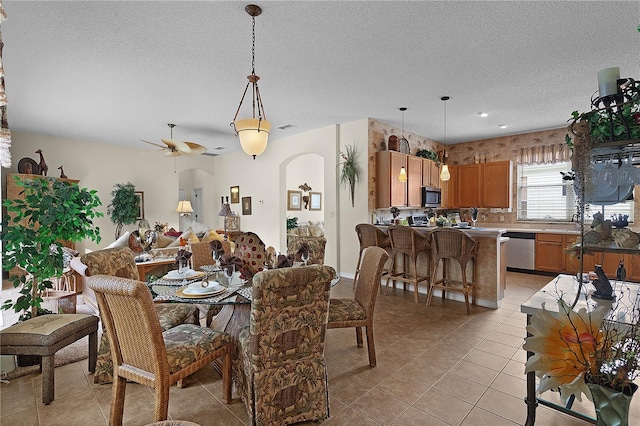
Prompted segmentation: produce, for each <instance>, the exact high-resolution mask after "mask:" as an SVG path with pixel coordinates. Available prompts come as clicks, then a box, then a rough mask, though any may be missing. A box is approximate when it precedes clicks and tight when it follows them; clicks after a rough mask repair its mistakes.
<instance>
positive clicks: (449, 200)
mask: <svg viewBox="0 0 640 426" xmlns="http://www.w3.org/2000/svg"><path fill="white" fill-rule="evenodd" d="M449 174H450V175H451V177H450V178H449V180H443V181H440V189H441V190H442V201H441V204H440V207H442V208H443V209H454V208H457V207H460V206H459V205H458V188H457V186H458V166H453V165H450V166H449Z"/></svg>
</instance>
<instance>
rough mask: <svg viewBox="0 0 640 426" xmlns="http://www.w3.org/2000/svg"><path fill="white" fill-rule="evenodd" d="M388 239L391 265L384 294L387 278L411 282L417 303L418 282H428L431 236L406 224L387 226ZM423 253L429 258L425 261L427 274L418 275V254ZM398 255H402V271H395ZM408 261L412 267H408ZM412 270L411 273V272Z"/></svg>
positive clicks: (386, 289) (387, 285) (387, 286)
mask: <svg viewBox="0 0 640 426" xmlns="http://www.w3.org/2000/svg"><path fill="white" fill-rule="evenodd" d="M387 232H388V233H389V240H390V242H391V265H390V267H389V273H388V274H387V282H386V286H385V294H386V293H387V291H388V290H389V280H391V279H393V280H394V281H401V282H403V283H405V288H406V283H411V284H413V294H414V299H415V302H416V303H418V284H419V283H420V282H422V281H427V284H429V283H430V281H431V279H430V274H429V271H430V266H431V265H430V263H431V262H430V256H431V253H430V250H431V238H430V237H429V235H424V234H422V233H420V232H418V231H416V230H415V229H412V228H409V227H408V226H391V227H389V229H388V231H387ZM420 253H424V254H425V255H426V256H427V259H428V260H429V261H428V262H427V274H426V275H422V276H420V275H418V256H419V255H420ZM399 255H402V271H398V272H395V268H396V262H397V260H398V257H399ZM409 263H411V264H412V265H413V268H412V269H411V268H409V267H408V266H409ZM411 272H413V273H411Z"/></svg>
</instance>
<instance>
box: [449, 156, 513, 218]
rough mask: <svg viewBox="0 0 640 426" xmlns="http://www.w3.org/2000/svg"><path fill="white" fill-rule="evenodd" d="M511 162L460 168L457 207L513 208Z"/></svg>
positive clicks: (456, 188) (496, 162)
mask: <svg viewBox="0 0 640 426" xmlns="http://www.w3.org/2000/svg"><path fill="white" fill-rule="evenodd" d="M512 170H513V166H512V163H511V161H494V162H490V163H478V164H464V165H460V166H458V183H457V185H456V186H455V187H454V188H455V190H456V191H457V199H458V205H457V207H484V208H511V200H512V191H513V190H512V185H511V182H512Z"/></svg>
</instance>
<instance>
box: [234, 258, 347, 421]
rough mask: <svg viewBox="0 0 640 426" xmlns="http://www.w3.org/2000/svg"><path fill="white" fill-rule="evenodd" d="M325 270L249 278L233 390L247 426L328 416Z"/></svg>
mask: <svg viewBox="0 0 640 426" xmlns="http://www.w3.org/2000/svg"><path fill="white" fill-rule="evenodd" d="M335 274H336V272H335V270H334V269H333V268H332V267H330V266H325V265H310V266H301V267H299V268H280V269H270V270H267V271H263V272H259V273H258V274H256V275H255V276H254V277H253V282H252V290H251V291H252V301H251V316H250V322H249V326H246V327H244V328H243V329H242V330H241V331H240V334H239V337H238V343H239V345H240V355H239V358H240V359H239V365H238V371H237V378H238V386H237V390H238V393H239V394H240V396H241V398H242V400H243V401H244V403H245V407H246V409H247V413H248V415H249V419H250V421H251V424H252V425H275V424H278V425H282V424H291V423H297V422H301V421H312V420H322V419H325V418H327V417H328V416H329V394H328V380H327V363H326V360H325V357H324V345H325V335H326V326H327V315H328V310H329V290H330V287H331V280H332V279H333V278H334V276H335Z"/></svg>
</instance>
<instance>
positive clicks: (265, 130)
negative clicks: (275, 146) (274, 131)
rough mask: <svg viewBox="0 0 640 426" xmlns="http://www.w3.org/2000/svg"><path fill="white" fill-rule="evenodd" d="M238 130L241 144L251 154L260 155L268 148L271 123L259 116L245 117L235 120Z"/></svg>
mask: <svg viewBox="0 0 640 426" xmlns="http://www.w3.org/2000/svg"><path fill="white" fill-rule="evenodd" d="M233 123H234V125H235V127H236V132H238V138H239V139H240V146H242V150H243V151H244V152H246V153H247V154H249V155H253V158H255V157H256V155H260V154H262V153H263V152H264V150H265V149H266V148H267V142H268V141H269V132H270V131H271V123H269V122H268V121H267V120H260V119H257V118H244V119H241V120H236V121H234V122H233Z"/></svg>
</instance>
